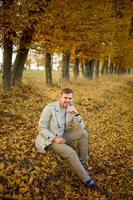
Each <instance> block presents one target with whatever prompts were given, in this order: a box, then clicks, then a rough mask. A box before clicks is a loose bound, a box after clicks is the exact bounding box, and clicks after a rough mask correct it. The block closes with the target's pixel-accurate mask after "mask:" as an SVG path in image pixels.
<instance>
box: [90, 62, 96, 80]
mask: <svg viewBox="0 0 133 200" xmlns="http://www.w3.org/2000/svg"><path fill="white" fill-rule="evenodd" d="M95 64H96V61H95V60H94V59H92V60H90V61H89V65H88V79H89V80H92V79H93V73H94V66H95Z"/></svg>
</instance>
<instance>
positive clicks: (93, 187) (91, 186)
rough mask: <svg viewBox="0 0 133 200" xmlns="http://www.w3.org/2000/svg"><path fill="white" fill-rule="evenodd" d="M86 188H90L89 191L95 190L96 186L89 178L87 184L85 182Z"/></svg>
mask: <svg viewBox="0 0 133 200" xmlns="http://www.w3.org/2000/svg"><path fill="white" fill-rule="evenodd" d="M86 186H87V187H89V188H91V189H96V188H97V184H96V182H95V181H94V180H93V179H92V178H90V179H89V180H88V181H87V182H86Z"/></svg>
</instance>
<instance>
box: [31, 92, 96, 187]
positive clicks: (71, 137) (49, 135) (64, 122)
mask: <svg viewBox="0 0 133 200" xmlns="http://www.w3.org/2000/svg"><path fill="white" fill-rule="evenodd" d="M72 99H73V91H72V90H71V89H69V88H64V89H62V90H61V96H60V99H59V101H56V102H54V103H50V104H48V105H47V106H46V107H45V108H44V110H43V111H42V114H41V117H40V120H39V134H38V135H37V138H36V140H35V145H36V148H37V149H38V151H39V152H42V153H45V152H46V151H45V148H46V147H47V146H49V147H50V148H51V149H53V150H54V151H55V152H56V153H58V154H59V155H60V156H62V157H63V158H64V159H67V161H68V162H69V164H70V165H71V167H72V169H73V170H74V171H75V173H76V174H77V175H78V176H79V178H80V179H81V180H82V181H83V182H84V183H85V184H86V185H87V186H88V187H90V188H93V189H95V188H96V183H95V181H94V180H93V179H92V178H91V177H90V176H89V175H88V173H87V171H86V169H85V167H84V166H85V162H86V161H87V159H88V136H87V132H86V130H85V125H84V122H83V119H82V118H81V116H80V113H79V112H78V110H77V109H76V108H75V106H74V105H73V104H72ZM73 125H75V127H73ZM75 140H77V141H78V155H77V153H76V151H75V150H74V149H73V148H72V147H70V146H69V144H70V143H71V142H73V141H75Z"/></svg>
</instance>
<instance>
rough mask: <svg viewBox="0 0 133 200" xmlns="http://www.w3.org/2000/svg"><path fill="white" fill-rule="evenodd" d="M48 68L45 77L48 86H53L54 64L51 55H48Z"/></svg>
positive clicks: (46, 67)
mask: <svg viewBox="0 0 133 200" xmlns="http://www.w3.org/2000/svg"><path fill="white" fill-rule="evenodd" d="M45 62H46V66H45V77H46V85H47V86H49V87H50V86H52V62H51V54H50V53H46V60H45Z"/></svg>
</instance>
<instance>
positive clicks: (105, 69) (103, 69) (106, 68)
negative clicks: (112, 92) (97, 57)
mask: <svg viewBox="0 0 133 200" xmlns="http://www.w3.org/2000/svg"><path fill="white" fill-rule="evenodd" d="M108 65H109V60H108V59H107V58H106V59H105V60H104V64H103V67H102V70H101V74H102V75H107V74H108Z"/></svg>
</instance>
